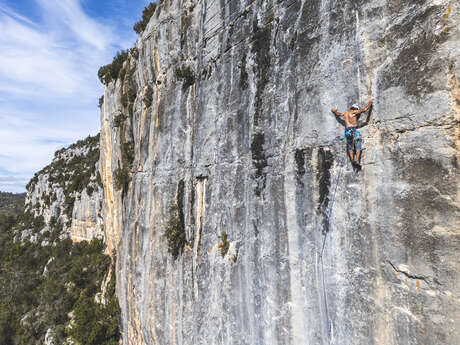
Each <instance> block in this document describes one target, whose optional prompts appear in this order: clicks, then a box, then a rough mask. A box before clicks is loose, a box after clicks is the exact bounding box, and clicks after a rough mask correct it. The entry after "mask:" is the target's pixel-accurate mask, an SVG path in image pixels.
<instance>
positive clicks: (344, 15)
mask: <svg viewBox="0 0 460 345" xmlns="http://www.w3.org/2000/svg"><path fill="white" fill-rule="evenodd" d="M459 23H460V7H459V5H458V3H457V2H452V1H447V0H436V1H435V0H432V1H424V2H420V1H418V2H414V1H412V2H411V1H390V0H387V1H384V0H371V1H367V2H356V1H354V2H350V1H348V2H343V1H332V0H324V1H297V0H286V1H278V2H274V1H252V0H251V1H241V0H231V1H227V2H217V1H203V2H198V3H196V2H192V1H176V0H164V1H163V2H162V3H161V4H160V5H159V6H158V7H157V9H156V12H155V14H154V16H153V18H152V19H151V21H150V23H149V24H148V26H147V28H146V30H145V31H144V33H143V34H142V35H141V37H140V38H139V40H138V42H137V44H136V49H134V50H132V51H131V53H130V54H129V57H128V60H127V62H126V63H125V65H124V69H123V73H120V77H119V78H118V79H117V80H116V81H114V82H110V83H109V84H108V85H107V87H106V90H105V94H104V103H103V105H102V129H101V162H100V164H101V175H102V181H103V184H104V200H105V214H106V234H107V242H108V243H109V248H110V251H111V252H112V253H113V252H115V251H116V253H117V284H118V286H117V294H118V297H119V299H120V304H121V308H122V326H123V341H124V344H126V345H128V344H133V345H134V344H136V345H140V344H149V345H150V344H184V345H185V344H229V345H230V344H239V345H243V344H248V345H249V344H251V345H254V344H267V345H268V344H270V345H272V344H273V345H275V344H280V345H281V344H283V345H286V344H350V345H351V344H353V345H358V344H363V345H364V344H366V345H369V344H382V345H383V344H385V345H387V344H450V345H454V344H458V343H459V342H460V334H459V329H460V302H459V301H460V289H459V287H460V286H459V281H460V265H459V262H458V259H457V255H458V254H457V253H458V250H459V249H460V242H459V235H460V234H459V232H458V229H459V228H460V224H459V219H460V217H459V167H458V164H459V163H458V162H459V158H460V151H459V144H460V129H459V119H460V89H459V77H458V76H459V74H460V49H459V47H460V44H459V43H460V31H459ZM371 97H372V98H373V99H374V107H373V109H372V111H371V112H370V113H368V114H365V115H363V116H362V118H361V119H360V122H361V125H362V128H361V134H362V137H363V139H364V147H365V150H364V153H363V157H362V163H363V169H362V170H361V171H359V172H356V171H354V170H353V169H352V166H351V164H350V163H349V161H348V160H347V158H346V152H345V147H344V140H343V124H342V123H340V121H338V120H337V119H336V118H334V116H333V115H332V113H331V112H330V108H333V107H334V108H335V107H338V108H339V110H342V111H343V110H346V109H347V108H348V106H349V105H350V104H351V103H355V102H359V103H360V104H362V105H364V104H365V103H366V102H367V100H368V99H369V98H371ZM174 224H175V226H176V228H177V229H176V230H177V231H179V232H180V231H185V235H186V236H185V237H186V242H187V243H186V244H185V246H184V247H183V248H182V247H179V253H181V254H179V255H178V258H177V259H176V260H174V258H173V256H172V255H170V254H169V253H168V242H167V239H166V237H165V235H164V234H165V230H166V229H167V228H168V229H169V228H170V227H171V226H172V225H174ZM224 233H225V236H224ZM169 249H170V248H169ZM181 249H182V251H181Z"/></svg>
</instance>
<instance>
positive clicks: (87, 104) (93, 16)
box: [0, 0, 150, 192]
mask: <svg viewBox="0 0 460 345" xmlns="http://www.w3.org/2000/svg"><path fill="white" fill-rule="evenodd" d="M149 2H150V1H148V0H110V1H109V0H15V1H13V0H0V32H1V35H0V147H1V149H0V191H9V192H23V191H25V185H26V183H27V182H28V181H29V180H30V178H31V177H32V176H33V174H34V173H35V172H36V171H38V170H40V169H41V168H43V167H44V166H45V165H47V164H49V163H50V162H51V160H52V158H53V155H54V152H55V151H56V150H57V149H59V148H61V147H64V146H67V145H69V144H71V143H73V142H75V141H76V140H78V139H82V138H85V137H87V136H88V135H89V134H91V135H95V134H96V133H98V132H99V128H100V117H99V116H100V113H99V108H98V106H97V104H98V99H99V97H100V96H101V95H102V94H103V92H104V89H103V86H102V85H101V84H100V82H99V80H98V78H97V70H98V69H99V67H100V66H102V65H105V64H107V63H110V62H111V60H112V57H113V56H114V55H115V53H116V52H117V51H118V50H120V49H126V48H130V47H132V46H133V45H134V43H135V41H136V38H137V35H136V33H135V32H134V31H133V30H132V26H133V24H134V23H135V22H136V21H138V20H139V19H140V18H141V15H142V9H143V8H144V7H145V6H146V5H147V4H148V3H149Z"/></svg>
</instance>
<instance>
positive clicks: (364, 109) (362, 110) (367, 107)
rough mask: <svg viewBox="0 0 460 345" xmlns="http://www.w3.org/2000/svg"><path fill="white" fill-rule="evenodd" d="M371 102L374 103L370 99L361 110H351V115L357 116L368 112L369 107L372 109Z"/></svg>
mask: <svg viewBox="0 0 460 345" xmlns="http://www.w3.org/2000/svg"><path fill="white" fill-rule="evenodd" d="M373 102H374V101H373V100H372V98H371V100H370V101H369V103H368V104H367V105H366V106H365V107H364V108H363V109H359V110H353V114H355V115H357V114H361V113H364V112H366V111H368V110H369V109H370V107H372V103H373Z"/></svg>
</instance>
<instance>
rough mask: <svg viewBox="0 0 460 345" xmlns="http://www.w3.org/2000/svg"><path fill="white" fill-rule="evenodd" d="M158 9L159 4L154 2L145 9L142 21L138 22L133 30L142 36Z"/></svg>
mask: <svg viewBox="0 0 460 345" xmlns="http://www.w3.org/2000/svg"><path fill="white" fill-rule="evenodd" d="M156 8H157V4H156V3H154V2H151V3H150V4H148V5H147V6H146V7H145V8H144V10H143V11H142V20H140V21H138V22H137V23H136V24H134V26H133V30H134V31H136V33H137V34H138V35H140V34H141V33H142V32H143V31H144V30H145V28H146V27H147V24H148V23H149V21H150V18H152V16H153V14H154V13H155V9H156Z"/></svg>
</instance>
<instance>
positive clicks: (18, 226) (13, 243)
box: [0, 213, 120, 345]
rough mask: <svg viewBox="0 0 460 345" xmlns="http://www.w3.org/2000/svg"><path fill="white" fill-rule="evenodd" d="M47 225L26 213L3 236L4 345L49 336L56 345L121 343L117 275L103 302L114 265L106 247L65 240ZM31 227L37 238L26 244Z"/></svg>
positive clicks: (0, 340)
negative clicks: (104, 283)
mask: <svg viewBox="0 0 460 345" xmlns="http://www.w3.org/2000/svg"><path fill="white" fill-rule="evenodd" d="M43 225H44V223H43V219H37V218H34V217H33V216H31V214H28V213H24V214H23V215H21V216H19V217H18V218H17V219H16V223H15V225H14V226H13V227H10V228H9V229H7V230H5V231H3V232H0V344H2V345H20V344H43V343H44V340H45V335H46V334H47V333H50V334H52V337H53V343H54V344H71V343H73V344H81V345H96V344H97V345H115V344H118V341H119V338H120V332H119V326H118V322H119V320H118V319H119V307H118V302H117V300H116V297H115V289H114V286H115V280H114V276H115V275H114V274H112V280H111V281H110V283H109V284H108V288H107V289H106V291H105V296H104V297H105V301H106V303H105V304H102V303H99V302H98V300H99V301H100V300H101V296H100V295H101V292H100V288H101V285H102V282H103V280H104V279H105V277H106V275H107V272H108V271H109V268H110V266H111V259H110V257H109V256H107V255H105V254H103V251H104V248H105V245H104V244H103V243H102V241H101V240H97V239H93V240H92V241H91V242H79V243H72V240H70V239H64V240H60V239H59V235H60V233H61V231H62V227H59V226H57V227H54V228H50V229H49V230H47V231H41V230H40V229H41V227H43ZM29 227H32V234H35V237H27V236H26V237H25V238H22V239H21V237H23V236H22V235H21V234H22V232H23V231H26V232H27V231H28V230H27V229H28V228H29ZM33 238H35V240H33ZM49 243H53V244H49ZM96 296H99V298H96Z"/></svg>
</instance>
